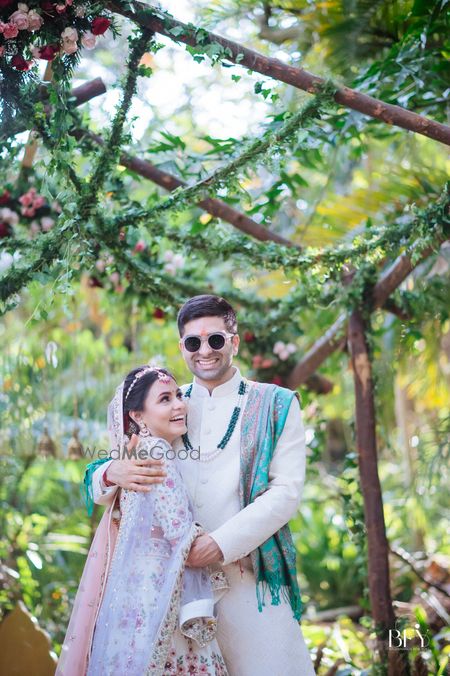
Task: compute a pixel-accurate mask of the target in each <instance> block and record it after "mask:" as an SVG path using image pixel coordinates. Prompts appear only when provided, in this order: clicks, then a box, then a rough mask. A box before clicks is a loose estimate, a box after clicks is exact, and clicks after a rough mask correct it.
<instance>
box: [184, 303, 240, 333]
mask: <svg viewBox="0 0 450 676" xmlns="http://www.w3.org/2000/svg"><path fill="white" fill-rule="evenodd" d="M202 317H222V318H223V321H224V322H225V328H226V330H227V331H229V333H237V320H236V313H235V311H234V310H233V308H232V307H231V305H230V304H229V302H228V301H226V300H225V298H221V297H220V296H212V295H209V294H203V295H201V296H194V297H193V298H189V300H188V301H186V303H185V304H184V305H183V306H182V307H181V308H180V311H179V312H178V316H177V323H178V331H179V334H180V336H182V335H183V333H184V327H185V325H186V324H187V323H188V322H190V321H192V320H193V319H201V318H202Z"/></svg>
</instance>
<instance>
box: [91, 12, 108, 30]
mask: <svg viewBox="0 0 450 676" xmlns="http://www.w3.org/2000/svg"><path fill="white" fill-rule="evenodd" d="M110 25H111V21H110V19H107V18H106V16H97V17H96V18H95V19H94V21H93V22H92V24H91V33H93V34H94V35H103V33H105V31H107V30H108V28H109V27H110Z"/></svg>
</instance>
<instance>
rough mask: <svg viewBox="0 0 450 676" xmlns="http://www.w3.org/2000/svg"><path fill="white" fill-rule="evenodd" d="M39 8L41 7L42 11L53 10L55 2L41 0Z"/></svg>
mask: <svg viewBox="0 0 450 676" xmlns="http://www.w3.org/2000/svg"><path fill="white" fill-rule="evenodd" d="M41 9H43V10H44V12H53V11H54V9H55V3H54V2H49V1H48V0H43V1H42V2H41Z"/></svg>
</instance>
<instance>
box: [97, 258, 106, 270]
mask: <svg viewBox="0 0 450 676" xmlns="http://www.w3.org/2000/svg"><path fill="white" fill-rule="evenodd" d="M95 267H96V268H97V270H98V271H99V272H105V268H106V263H105V261H103V260H102V259H101V258H99V259H98V261H95Z"/></svg>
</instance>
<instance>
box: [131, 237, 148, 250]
mask: <svg viewBox="0 0 450 676" xmlns="http://www.w3.org/2000/svg"><path fill="white" fill-rule="evenodd" d="M145 248H146V244H145V242H144V240H143V239H140V240H139V241H138V242H137V243H136V244H135V247H134V250H135V252H136V253H140V252H141V251H145Z"/></svg>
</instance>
